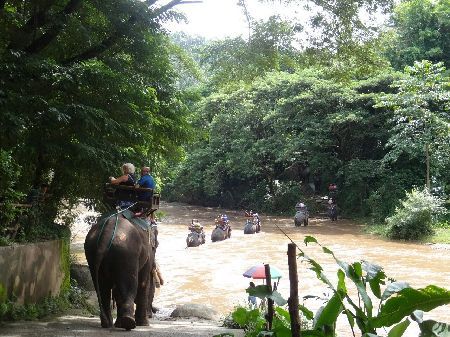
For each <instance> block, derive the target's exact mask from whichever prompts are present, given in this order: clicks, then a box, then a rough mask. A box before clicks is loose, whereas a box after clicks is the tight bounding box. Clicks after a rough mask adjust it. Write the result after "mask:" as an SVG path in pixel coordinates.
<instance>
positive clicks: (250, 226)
mask: <svg viewBox="0 0 450 337" xmlns="http://www.w3.org/2000/svg"><path fill="white" fill-rule="evenodd" d="M260 231H261V224H260V222H259V221H258V222H257V223H255V222H254V221H251V220H247V221H246V223H245V226H244V234H255V233H259V232H260Z"/></svg>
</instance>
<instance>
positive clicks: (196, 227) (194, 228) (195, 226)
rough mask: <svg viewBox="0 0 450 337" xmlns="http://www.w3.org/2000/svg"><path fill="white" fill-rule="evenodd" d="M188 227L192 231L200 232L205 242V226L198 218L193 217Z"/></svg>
mask: <svg viewBox="0 0 450 337" xmlns="http://www.w3.org/2000/svg"><path fill="white" fill-rule="evenodd" d="M188 228H189V230H190V231H191V232H196V233H198V234H199V235H200V236H201V239H202V240H203V242H204V241H205V232H204V231H203V226H202V225H201V224H200V222H199V221H198V220H197V219H192V222H191V224H190V225H189V227H188Z"/></svg>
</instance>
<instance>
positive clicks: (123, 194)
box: [109, 163, 136, 208]
mask: <svg viewBox="0 0 450 337" xmlns="http://www.w3.org/2000/svg"><path fill="white" fill-rule="evenodd" d="M135 170H136V169H135V167H134V165H133V164H131V163H126V164H123V165H122V172H123V175H121V176H120V177H118V178H114V177H109V181H110V182H111V184H112V185H124V186H134V185H135V184H136V176H135V174H134V172H135ZM128 194H129V191H127V190H120V189H116V191H115V195H116V198H117V200H118V202H117V206H120V207H121V208H127V207H130V206H131V205H132V204H133V202H132V201H129V200H126V199H128ZM121 199H123V200H121Z"/></svg>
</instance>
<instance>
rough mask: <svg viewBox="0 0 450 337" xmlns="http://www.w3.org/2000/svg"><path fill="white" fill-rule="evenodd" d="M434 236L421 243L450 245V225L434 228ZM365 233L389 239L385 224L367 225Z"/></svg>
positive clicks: (439, 225) (445, 224) (446, 223)
mask: <svg viewBox="0 0 450 337" xmlns="http://www.w3.org/2000/svg"><path fill="white" fill-rule="evenodd" d="M433 229H434V234H433V235H431V236H428V237H426V238H424V239H422V240H420V242H421V243H441V244H442V243H444V244H450V223H448V222H444V223H440V224H438V225H436V226H434V227H433ZM364 232H365V233H367V234H373V235H378V236H381V237H385V238H386V237H387V235H386V234H387V226H386V225H383V224H370V225H368V224H366V226H365V227H364Z"/></svg>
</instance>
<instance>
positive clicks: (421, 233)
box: [386, 189, 445, 240]
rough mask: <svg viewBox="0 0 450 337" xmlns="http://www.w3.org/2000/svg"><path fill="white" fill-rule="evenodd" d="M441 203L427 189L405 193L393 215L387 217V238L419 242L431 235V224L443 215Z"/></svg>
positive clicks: (443, 210)
mask: <svg viewBox="0 0 450 337" xmlns="http://www.w3.org/2000/svg"><path fill="white" fill-rule="evenodd" d="M442 204H443V201H442V200H441V199H439V198H438V197H435V196H433V195H432V194H430V193H429V192H428V190H427V189H423V190H419V189H413V190H412V191H411V192H409V193H407V195H406V198H405V199H404V200H402V201H401V205H400V206H399V207H397V208H396V209H395V213H394V215H392V216H391V217H388V218H387V219H386V222H387V224H388V237H390V238H392V239H401V240H419V239H421V238H424V237H426V236H428V235H431V234H433V224H434V223H436V222H437V221H438V219H439V216H440V215H442V214H444V213H445V209H444V208H443V207H442Z"/></svg>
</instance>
